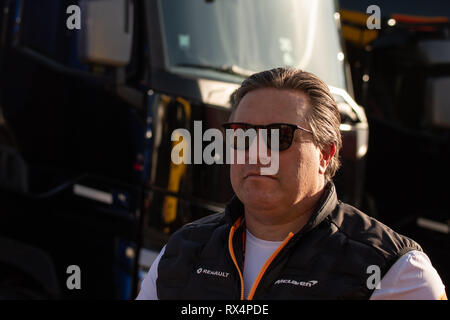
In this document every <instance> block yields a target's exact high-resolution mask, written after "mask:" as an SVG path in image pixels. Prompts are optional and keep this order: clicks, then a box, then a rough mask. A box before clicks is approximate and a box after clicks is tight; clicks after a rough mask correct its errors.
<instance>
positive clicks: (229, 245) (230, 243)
mask: <svg viewBox="0 0 450 320" xmlns="http://www.w3.org/2000/svg"><path fill="white" fill-rule="evenodd" d="M241 221H242V217H240V218H239V219H238V220H237V221H236V222H235V223H234V225H233V226H232V227H231V230H230V235H229V236H228V251H229V252H230V256H231V259H232V260H233V262H234V265H235V266H236V269H237V271H238V274H239V279H240V281H241V298H240V299H241V300H244V278H243V276H242V272H241V269H240V268H239V265H238V263H237V260H236V256H235V255H234V248H233V236H234V232H235V231H236V229H237V228H239V226H240V224H241Z"/></svg>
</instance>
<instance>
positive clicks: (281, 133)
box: [267, 124, 295, 151]
mask: <svg viewBox="0 0 450 320" xmlns="http://www.w3.org/2000/svg"><path fill="white" fill-rule="evenodd" d="M267 129H268V130H267V140H268V141H267V147H268V148H271V145H272V143H271V139H272V133H271V131H270V130H271V129H277V130H278V137H279V144H278V150H279V151H284V150H286V149H288V148H289V147H290V146H291V144H292V138H293V137H294V132H295V129H294V128H292V127H291V126H289V125H285V124H275V125H271V126H268V127H267Z"/></svg>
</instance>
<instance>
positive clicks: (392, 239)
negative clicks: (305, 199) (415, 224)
mask: <svg viewBox="0 0 450 320" xmlns="http://www.w3.org/2000/svg"><path fill="white" fill-rule="evenodd" d="M329 220H330V222H331V224H332V225H334V226H335V228H336V229H337V230H338V232H340V233H341V234H342V235H343V236H344V237H346V238H347V239H348V240H349V241H353V242H356V243H358V244H359V245H360V246H365V247H367V248H370V249H372V250H375V251H376V252H377V253H378V254H379V255H381V256H383V257H384V258H385V259H391V258H397V257H400V256H402V255H404V254H405V253H407V252H409V251H411V250H418V251H421V250H422V249H421V247H420V245H419V244H417V243H416V242H415V241H414V240H412V239H410V238H408V237H406V236H403V235H401V234H399V233H397V232H395V231H394V230H392V229H391V228H389V227H388V226H386V225H385V224H383V223H382V222H380V221H378V220H376V219H374V218H372V217H370V216H368V215H366V214H365V213H363V212H362V211H360V210H358V209H357V208H355V207H353V206H351V205H348V204H346V203H343V202H339V204H338V206H337V208H336V210H335V211H334V212H333V214H332V215H330V217H329ZM393 261H394V262H395V259H393Z"/></svg>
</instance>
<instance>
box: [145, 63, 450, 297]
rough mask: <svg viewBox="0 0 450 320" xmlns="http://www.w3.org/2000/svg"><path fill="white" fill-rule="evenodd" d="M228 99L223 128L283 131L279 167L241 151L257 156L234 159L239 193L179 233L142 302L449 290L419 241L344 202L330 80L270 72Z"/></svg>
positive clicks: (417, 294)
mask: <svg viewBox="0 0 450 320" xmlns="http://www.w3.org/2000/svg"><path fill="white" fill-rule="evenodd" d="M231 104H232V108H233V113H232V116H231V121H232V122H231V123H229V124H226V125H225V128H227V129H233V130H237V129H243V130H248V129H250V128H254V126H255V125H257V126H258V127H257V129H261V128H277V129H279V154H278V156H279V159H278V161H279V170H278V172H277V173H276V174H274V175H262V174H261V170H260V169H261V167H263V165H262V164H261V162H262V161H256V164H250V163H252V162H251V161H249V160H250V159H249V158H250V157H252V155H251V154H249V152H248V149H249V145H246V146H245V147H246V149H245V150H240V151H239V150H238V151H237V152H245V153H246V157H247V158H246V160H248V161H246V163H245V164H231V166H230V177H231V183H232V186H233V190H234V191H235V194H236V196H235V197H234V198H233V199H232V200H231V201H230V203H229V204H228V205H227V207H226V210H225V212H224V213H221V214H216V215H211V216H208V217H205V218H203V219H201V220H199V221H196V222H193V223H190V224H188V225H186V226H184V227H183V228H181V229H180V230H179V231H177V232H176V233H175V234H174V235H173V236H172V237H171V239H170V240H169V242H168V243H167V245H166V246H165V248H164V249H163V250H162V251H161V253H160V255H159V257H158V258H157V259H156V261H155V262H154V263H153V265H152V267H151V269H150V272H149V274H148V275H147V277H146V278H145V280H144V282H143V285H142V289H141V292H140V294H139V296H138V297H137V299H446V295H445V288H444V285H443V284H442V281H441V279H440V278H439V275H438V274H437V272H436V270H435V269H434V268H433V267H432V265H431V263H430V261H429V259H428V257H427V256H426V255H425V254H424V253H423V252H422V249H421V247H420V246H419V245H418V244H417V243H416V242H414V241H413V240H411V239H408V238H406V237H404V236H402V235H399V234H397V233H395V232H394V231H393V230H391V229H390V228H388V227H387V226H385V225H383V224H382V223H380V222H378V221H376V220H375V219H372V218H370V217H369V216H367V215H365V214H364V213H362V212H360V211H359V210H357V209H356V208H354V207H352V206H349V205H347V204H344V203H342V202H340V201H339V200H338V199H337V195H336V190H335V187H334V184H333V183H332V181H331V179H332V177H333V175H334V174H335V172H336V171H337V169H338V168H339V149H340V148H341V136H340V131H339V125H340V115H339V112H338V109H337V106H336V103H335V101H334V99H333V97H332V95H331V94H330V92H329V90H328V87H327V86H326V84H325V83H323V82H322V81H321V80H320V79H318V78H317V77H316V76H314V75H312V74H310V73H308V72H303V71H301V70H296V69H284V68H278V69H273V70H269V71H264V72H261V73H258V74H255V75H252V76H251V77H250V78H248V79H247V80H246V81H244V82H243V83H242V85H241V87H240V88H239V89H237V90H236V91H235V92H234V93H233V95H232V97H231ZM258 139H259V138H258ZM254 140H256V139H254ZM252 143H255V141H250V142H249V144H252ZM267 145H269V139H267ZM272 152H276V151H272ZM257 160H258V159H257ZM253 163H254V162H253ZM265 163H266V162H265ZM265 166H268V165H265ZM368 271H369V272H368ZM372 272H374V273H373V274H372ZM376 272H379V277H380V278H381V277H382V280H381V283H379V282H377V281H372V280H373V279H375V280H376V274H375V273H376ZM372 275H374V278H373V279H372V278H371V276H372Z"/></svg>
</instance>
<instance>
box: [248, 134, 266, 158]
mask: <svg viewBox="0 0 450 320" xmlns="http://www.w3.org/2000/svg"><path fill="white" fill-rule="evenodd" d="M264 135H265V136H264ZM266 141H267V129H260V130H258V134H257V136H256V138H255V139H253V141H251V142H250V147H249V149H248V151H247V152H246V158H247V160H248V163H249V164H262V165H266V164H269V163H270V153H269V148H268V147H267V143H266Z"/></svg>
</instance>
